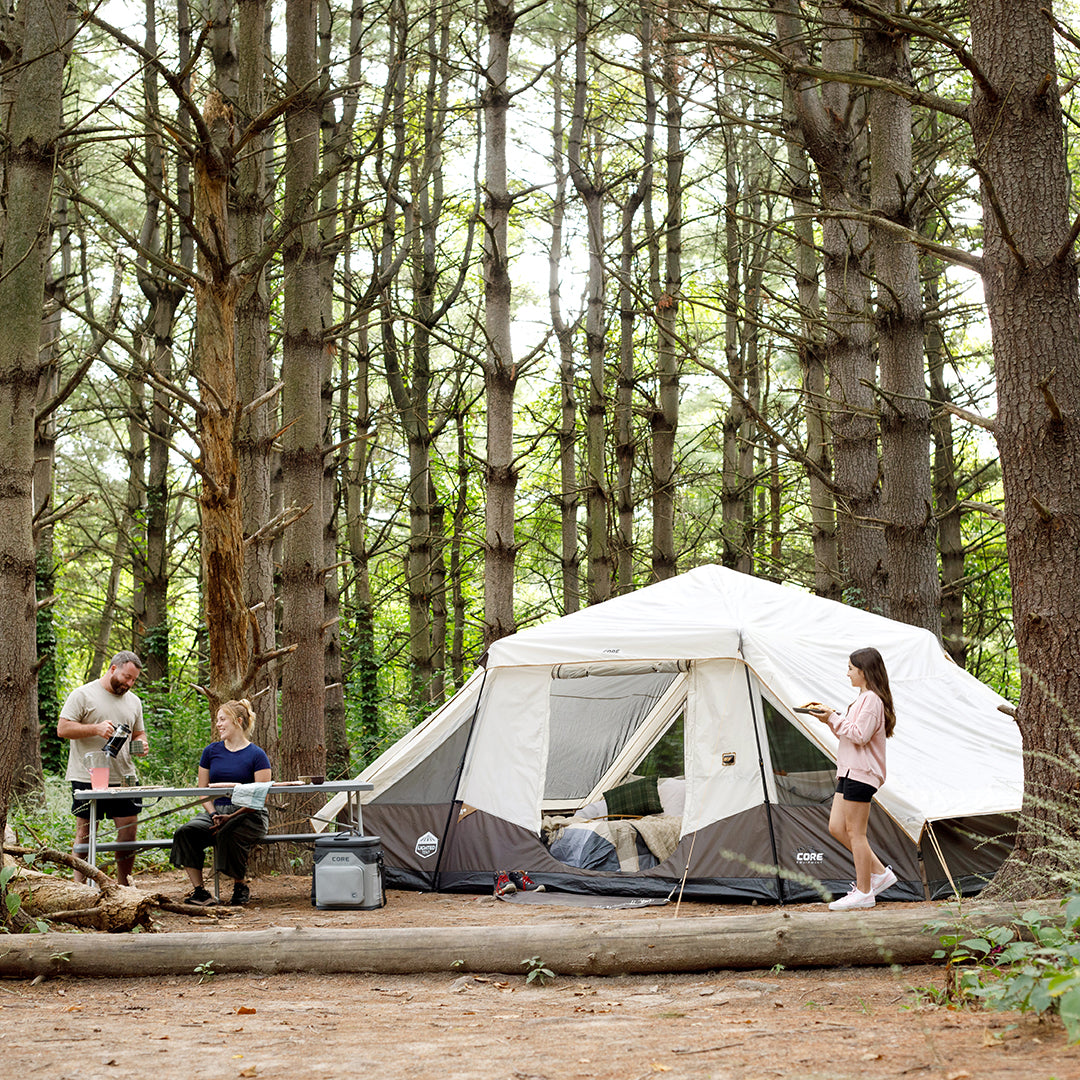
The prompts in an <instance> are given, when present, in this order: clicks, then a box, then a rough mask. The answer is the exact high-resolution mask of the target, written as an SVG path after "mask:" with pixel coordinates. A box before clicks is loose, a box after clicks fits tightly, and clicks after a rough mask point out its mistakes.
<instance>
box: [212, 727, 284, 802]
mask: <svg viewBox="0 0 1080 1080" xmlns="http://www.w3.org/2000/svg"><path fill="white" fill-rule="evenodd" d="M199 765H200V767H201V768H204V769H206V770H207V771H208V772H209V773H210V783H211V784H252V783H254V782H255V773H256V772H258V771H259V770H260V769H269V768H270V759H269V758H268V757H267V756H266V751H265V750H263V748H262V747H261V746H256V745H255V744H254V743H248V744H247V746H245V747H244V748H243V749H242V750H230V749H229V748H228V747H227V746H226V745H225V744H224V743H223V742H215V743H211V744H210V745H209V746H208V747H207V748H206V749H205V750H204V751H203V752H202V757H201V758H200V759H199ZM228 802H229V797H228V796H227V795H226V796H224V797H222V798H220V799H215V800H214V806H215V807H221V806H226V805H228Z"/></svg>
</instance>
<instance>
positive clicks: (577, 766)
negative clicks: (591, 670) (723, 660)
mask: <svg viewBox="0 0 1080 1080" xmlns="http://www.w3.org/2000/svg"><path fill="white" fill-rule="evenodd" d="M675 678H676V674H675V673H671V672H663V673H659V674H658V673H653V672H650V673H647V674H633V675H586V676H584V677H582V678H578V679H553V680H552V683H551V701H550V719H549V722H548V767H547V778H546V780H545V782H544V798H545V799H580V798H584V797H585V796H586V795H588V794H589V792H590V791H592V790H593V788H594V787H595V786H596V784H597V782H598V781H599V780H600V778H601V777H602V776H603V775H604V773H605V772H607V770H608V769H609V768H610V767H611V765H612V763H613V762H614V761H615V758H616V757H618V755H619V753H620V751H621V750H622V749H623V747H624V746H626V743H627V742H628V741H629V739H630V738H631V737H632V736H633V735H634V732H636V731H637V729H638V728H639V726H640V725H641V724H642V723H643V722H644V721H645V720H646V719H647V718H648V716H649V714H650V713H651V712H652V711H653V709H654V707H655V706H656V703H657V701H659V699H660V697H661V696H662V695H663V693H664V691H665V690H667V688H668V687H669V686H670V685H671V683H672V682H673V681H674V679H675ZM679 771H680V772H681V771H682V770H681V768H680V770H679Z"/></svg>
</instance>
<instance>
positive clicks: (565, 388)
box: [548, 51, 581, 615]
mask: <svg viewBox="0 0 1080 1080" xmlns="http://www.w3.org/2000/svg"><path fill="white" fill-rule="evenodd" d="M552 88H553V89H552V94H553V98H554V101H553V105H552V112H553V118H552V123H551V141H552V151H551V155H552V161H553V163H554V169H555V191H554V194H553V196H552V202H551V247H550V248H549V249H548V308H549V310H550V312H551V326H552V329H553V331H554V332H555V340H556V341H557V342H558V343H559V435H558V446H559V539H560V544H559V572H560V577H561V581H562V614H564V615H569V614H570V613H571V612H573V611H577V610H578V609H579V608H580V607H581V578H580V574H581V555H580V553H579V551H578V508H579V507H580V505H581V501H580V497H579V492H578V487H579V485H578V475H577V468H578V463H577V434H578V433H577V379H576V368H575V364H574V335H575V332H576V330H577V320H575V321H574V322H573V323H568V322H567V321H566V319H565V318H564V317H563V312H562V293H561V288H562V275H561V267H562V258H563V222H564V221H565V219H566V158H565V154H564V152H563V146H564V138H565V129H564V127H563V69H562V54H561V51H560V53H559V55H558V57H557V58H556V61H555V71H554V73H553V75H552Z"/></svg>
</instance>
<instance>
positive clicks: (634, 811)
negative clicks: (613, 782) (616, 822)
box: [604, 776, 664, 817]
mask: <svg viewBox="0 0 1080 1080" xmlns="http://www.w3.org/2000/svg"><path fill="white" fill-rule="evenodd" d="M604 801H605V802H606V803H607V811H608V813H609V814H610V815H612V816H614V817H645V816H646V815H647V814H662V813H663V812H664V807H663V805H662V804H661V802H660V796H659V794H658V793H657V790H656V777H655V776H643V777H641V778H639V779H637V780H630V781H629V782H628V783H625V784H620V785H619V786H618V787H613V788H612V789H611V790H610V791H605V792H604Z"/></svg>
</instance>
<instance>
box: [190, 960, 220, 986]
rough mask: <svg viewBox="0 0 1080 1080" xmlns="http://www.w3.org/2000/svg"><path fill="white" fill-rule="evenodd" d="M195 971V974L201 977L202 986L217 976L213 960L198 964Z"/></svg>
mask: <svg viewBox="0 0 1080 1080" xmlns="http://www.w3.org/2000/svg"><path fill="white" fill-rule="evenodd" d="M194 971H195V974H196V975H198V976H199V983H200V985H201V984H202V983H204V982H209V981H210V980H211V979H212V978H213V977H214V976H215V975H216V974H217V972H216V971H215V970H214V961H213V960H204V961H203V962H202V963H201V964H196V965H195V968H194Z"/></svg>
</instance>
